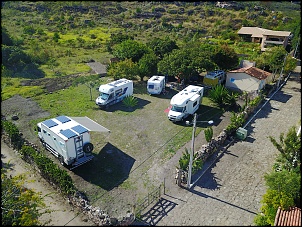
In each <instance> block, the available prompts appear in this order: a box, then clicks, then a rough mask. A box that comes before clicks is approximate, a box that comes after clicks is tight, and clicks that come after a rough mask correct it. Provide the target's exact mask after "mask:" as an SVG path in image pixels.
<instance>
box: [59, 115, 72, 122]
mask: <svg viewBox="0 0 302 227" xmlns="http://www.w3.org/2000/svg"><path fill="white" fill-rule="evenodd" d="M56 119H57V120H58V121H60V122H62V123H66V122H68V121H70V119H69V118H68V117H66V116H58V117H56Z"/></svg>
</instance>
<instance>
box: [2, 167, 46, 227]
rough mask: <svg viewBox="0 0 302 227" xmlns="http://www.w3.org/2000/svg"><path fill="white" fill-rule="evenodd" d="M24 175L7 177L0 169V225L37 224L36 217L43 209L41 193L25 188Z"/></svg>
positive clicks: (38, 222)
mask: <svg viewBox="0 0 302 227" xmlns="http://www.w3.org/2000/svg"><path fill="white" fill-rule="evenodd" d="M25 182H26V181H25V176H24V175H18V176H15V177H12V178H9V177H7V175H6V173H5V172H4V171H1V193H2V194H1V213H2V225H20V226H38V225H41V224H43V223H41V222H40V221H39V220H38V219H39V217H40V216H41V215H42V214H43V213H49V212H50V211H49V210H47V209H45V208H46V205H45V203H44V202H43V199H42V197H41V193H36V192H34V191H33V190H31V189H28V188H25V187H24V184H25Z"/></svg>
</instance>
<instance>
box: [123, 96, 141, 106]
mask: <svg viewBox="0 0 302 227" xmlns="http://www.w3.org/2000/svg"><path fill="white" fill-rule="evenodd" d="M137 103H138V100H137V98H136V97H134V96H132V95H131V96H127V97H126V98H125V99H124V100H123V104H124V105H125V106H126V107H135V106H136V105H137Z"/></svg>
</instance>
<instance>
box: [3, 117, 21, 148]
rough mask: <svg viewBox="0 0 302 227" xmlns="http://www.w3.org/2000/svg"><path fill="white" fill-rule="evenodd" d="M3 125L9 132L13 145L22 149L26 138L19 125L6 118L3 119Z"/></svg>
mask: <svg viewBox="0 0 302 227" xmlns="http://www.w3.org/2000/svg"><path fill="white" fill-rule="evenodd" d="M1 126H2V128H3V130H4V131H5V132H6V133H7V134H8V136H9V138H10V142H11V144H12V145H13V148H14V149H17V150H20V149H21V147H22V145H23V143H24V140H23V138H22V136H21V134H20V132H19V129H18V128H17V126H16V125H15V124H14V123H12V122H9V121H6V120H1Z"/></svg>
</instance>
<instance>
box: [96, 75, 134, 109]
mask: <svg viewBox="0 0 302 227" xmlns="http://www.w3.org/2000/svg"><path fill="white" fill-rule="evenodd" d="M99 92H100V96H99V97H98V98H97V99H96V100H95V103H96V105H98V106H99V107H100V108H103V109H105V108H107V107H108V106H110V105H113V104H115V103H117V102H120V101H122V100H123V99H124V98H126V97H127V96H131V95H133V81H132V80H127V79H119V80H116V81H113V82H110V83H108V84H103V85H101V86H100V87H99Z"/></svg>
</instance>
